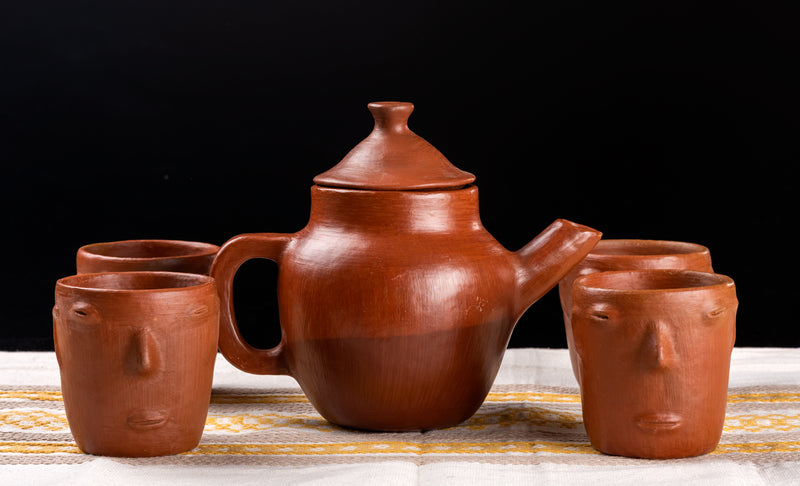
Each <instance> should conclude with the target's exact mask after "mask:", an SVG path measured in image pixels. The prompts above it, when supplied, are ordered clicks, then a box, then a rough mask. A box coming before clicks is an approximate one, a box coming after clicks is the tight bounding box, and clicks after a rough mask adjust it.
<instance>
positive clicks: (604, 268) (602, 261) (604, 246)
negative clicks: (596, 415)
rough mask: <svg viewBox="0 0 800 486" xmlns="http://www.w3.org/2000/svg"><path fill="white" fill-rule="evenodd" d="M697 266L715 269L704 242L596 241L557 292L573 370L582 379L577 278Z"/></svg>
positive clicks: (695, 267)
mask: <svg viewBox="0 0 800 486" xmlns="http://www.w3.org/2000/svg"><path fill="white" fill-rule="evenodd" d="M659 268H663V269H672V270H695V271H698V272H713V271H714V270H713V269H712V268H711V254H710V253H709V251H708V248H706V247H705V246H703V245H698V244H697V243H687V242H683V241H667V240H632V239H614V240H600V241H599V242H598V243H597V245H596V246H595V247H594V249H592V251H591V252H589V254H588V255H586V258H584V259H583V261H582V262H580V263H579V264H578V265H576V266H575V267H574V268H573V269H572V270H571V271H570V272H569V273H568V274H567V276H566V277H564V278H563V279H562V280H561V282H559V283H558V295H559V298H560V300H561V309H562V310H563V314H564V328H565V331H566V336H567V348H568V349H569V358H570V361H571V362H572V371H573V373H574V374H575V378H576V379H577V380H578V383H580V374H579V369H580V366H579V363H578V362H577V359H578V357H577V355H576V354H575V343H574V339H573V336H572V324H571V322H570V312H572V285H573V283H574V282H575V279H576V278H578V277H580V276H583V275H588V274H590V273H597V272H608V271H616V270H647V269H659Z"/></svg>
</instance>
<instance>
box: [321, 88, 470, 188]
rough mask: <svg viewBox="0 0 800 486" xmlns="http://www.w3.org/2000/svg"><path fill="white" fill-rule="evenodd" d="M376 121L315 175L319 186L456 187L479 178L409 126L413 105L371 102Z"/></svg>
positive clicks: (370, 108) (369, 106) (371, 109)
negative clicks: (339, 157)
mask: <svg viewBox="0 0 800 486" xmlns="http://www.w3.org/2000/svg"><path fill="white" fill-rule="evenodd" d="M367 107H368V108H369V111H370V112H372V116H373V117H374V118H375V127H374V128H373V130H372V133H370V134H369V136H368V137H367V138H365V139H364V140H362V141H361V143H359V144H358V145H356V146H355V147H354V148H353V149H352V150H351V151H350V153H348V154H347V155H346V156H345V157H344V158H343V159H342V161H341V162H339V163H338V164H336V165H335V166H334V167H333V168H331V169H330V170H328V171H326V172H323V173H322V174H319V175H318V176H316V177H314V183H315V184H317V185H320V186H330V187H343V188H350V189H370V190H389V191H391V190H395V191H396V190H415V189H446V188H457V187H461V186H464V185H466V184H469V183H471V182H473V181H474V180H475V176H474V175H472V174H470V173H469V172H464V171H462V170H460V169H458V168H457V167H455V166H454V165H453V164H451V163H450V161H449V160H447V159H446V158H445V156H444V155H442V153H441V152H439V151H438V150H437V149H436V148H435V147H434V146H433V145H431V144H430V143H428V142H427V141H426V140H425V139H423V138H422V137H420V136H419V135H417V134H416V133H414V132H412V131H411V130H410V129H409V128H408V117H409V115H411V112H412V111H413V110H414V105H413V104H411V103H404V102H399V101H384V102H378V103H370V104H369V105H367Z"/></svg>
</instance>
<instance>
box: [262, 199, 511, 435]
mask: <svg viewBox="0 0 800 486" xmlns="http://www.w3.org/2000/svg"><path fill="white" fill-rule="evenodd" d="M477 192H478V191H477V188H476V187H474V186H469V187H467V188H464V189H460V190H453V191H436V192H426V191H390V192H389V191H359V190H347V189H333V188H323V187H317V186H315V187H314V188H312V211H311V219H310V221H309V224H308V226H307V227H306V228H305V229H303V230H302V231H300V232H298V233H296V234H295V236H294V237H293V238H292V239H291V241H290V242H289V243H288V244H287V245H286V248H285V250H284V252H283V254H282V257H281V259H280V262H279V265H280V269H279V276H278V299H279V309H280V322H281V328H282V332H283V345H284V346H285V364H286V367H287V368H288V371H289V373H290V374H291V375H292V376H293V377H294V378H295V379H296V380H297V381H298V383H299V384H300V386H301V387H302V389H303V391H304V392H305V393H306V395H307V396H308V398H309V400H310V401H311V403H312V404H313V405H314V406H315V408H316V409H317V410H318V411H319V412H320V413H321V414H322V415H323V416H324V417H325V418H327V419H328V420H330V421H331V422H334V423H337V424H339V425H344V426H349V427H355V428H365V429H371V430H418V429H431V428H439V427H446V426H450V425H455V424H457V423H459V422H461V421H463V420H465V419H467V418H468V417H470V416H471V415H472V414H473V413H474V412H475V410H476V409H477V408H478V407H479V406H480V404H481V403H482V402H483V399H484V398H485V396H486V394H487V393H488V391H489V388H490V387H491V385H492V382H493V381H494V378H495V375H496V374H497V370H498V368H499V366H500V361H501V360H502V356H503V352H504V350H505V348H506V345H507V343H508V339H509V336H510V330H511V328H512V327H513V324H514V323H515V322H516V319H517V318H518V315H517V309H516V307H517V306H516V305H515V302H514V299H513V293H510V292H509V290H510V289H513V288H515V282H516V271H515V266H514V263H513V257H512V254H511V253H510V252H508V251H506V250H505V249H504V248H503V247H502V246H501V245H500V244H499V243H497V241H496V240H495V239H494V238H493V237H492V236H491V235H490V234H489V233H488V232H487V231H486V230H485V229H484V228H483V226H482V225H481V223H480V220H479V218H478V212H477Z"/></svg>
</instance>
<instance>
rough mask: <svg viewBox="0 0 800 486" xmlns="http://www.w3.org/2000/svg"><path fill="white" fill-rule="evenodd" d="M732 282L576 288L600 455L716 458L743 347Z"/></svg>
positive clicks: (631, 276)
mask: <svg viewBox="0 0 800 486" xmlns="http://www.w3.org/2000/svg"><path fill="white" fill-rule="evenodd" d="M737 307H738V301H737V298H736V289H735V286H734V283H733V280H731V279H730V278H729V277H727V276H724V275H719V274H712V273H704V272H692V271H685V270H638V271H630V272H625V271H619V272H604V273H595V274H591V275H586V276H584V277H581V278H579V279H578V280H576V281H575V285H574V287H573V308H572V326H573V332H574V333H575V350H576V352H577V353H578V356H579V357H580V360H579V363H580V373H581V377H582V380H581V402H582V407H583V420H584V425H585V426H586V432H587V434H588V435H589V439H590V440H591V443H592V445H593V446H594V447H595V448H596V449H597V450H599V451H601V452H604V453H607V454H613V455H620V456H628V457H642V458H651V459H664V458H680V457H691V456H697V455H701V454H705V453H708V452H710V451H712V450H713V449H714V448H715V447H716V446H717V443H718V442H719V439H720V436H721V434H722V426H723V422H724V420H725V406H726V404H727V390H728V373H729V369H730V357H731V351H732V350H733V344H734V340H735V337H736V310H737Z"/></svg>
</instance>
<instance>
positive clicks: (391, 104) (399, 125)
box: [367, 101, 414, 132]
mask: <svg viewBox="0 0 800 486" xmlns="http://www.w3.org/2000/svg"><path fill="white" fill-rule="evenodd" d="M367 108H368V109H369V111H370V113H372V117H373V118H374V119H375V129H376V130H390V131H393V132H410V131H411V130H409V128H408V117H409V116H411V112H412V111H414V105H413V104H412V103H406V102H403V101H384V102H376V103H370V104H368V105H367Z"/></svg>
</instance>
